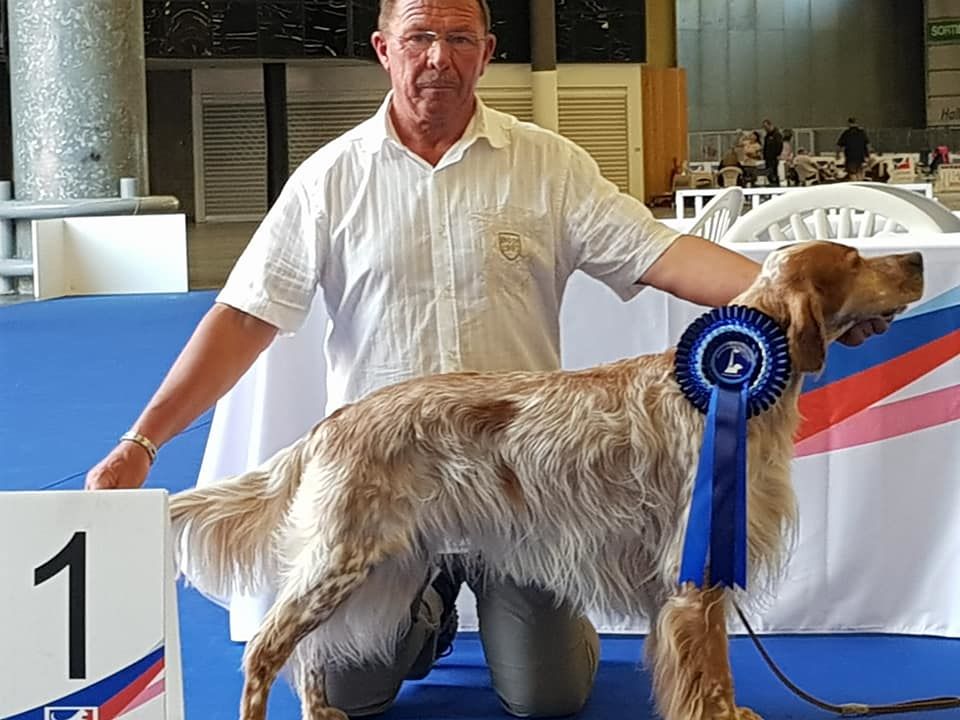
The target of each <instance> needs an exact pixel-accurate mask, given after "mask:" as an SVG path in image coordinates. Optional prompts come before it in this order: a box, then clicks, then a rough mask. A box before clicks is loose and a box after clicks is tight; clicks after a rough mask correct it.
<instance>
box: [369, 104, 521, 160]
mask: <svg viewBox="0 0 960 720" xmlns="http://www.w3.org/2000/svg"><path fill="white" fill-rule="evenodd" d="M474 97H475V98H476V101H477V102H476V108H475V110H474V113H473V117H472V118H471V119H470V122H469V123H468V124H467V129H466V130H464V133H463V136H462V137H461V138H460V139H459V140H458V141H457V143H456V144H457V145H461V146H464V147H469V146H470V145H472V144H473V143H474V141H476V140H478V139H480V138H484V139H485V140H486V141H487V142H488V143H490V146H491V147H493V148H497V149H499V148H503V147H506V146H507V145H509V144H510V133H509V126H510V124H511V123H510V122H509V120H510V118H509V116H505V115H503V114H501V113H498V112H496V111H494V110H491V109H490V108H488V107H487V106H486V104H484V102H483V101H482V100H481V99H480V96H479V95H474ZM392 99H393V90H390V91H389V92H388V93H387V96H386V97H385V98H384V99H383V102H382V103H380V107H379V108H378V109H377V112H376V113H375V114H374V116H373V117H372V118H370V120H368V121H367V122H366V123H364V127H363V130H362V143H363V147H364V149H365V150H367V152H370V153H376V152H378V151H379V150H380V149H381V148H382V147H383V144H384V143H385V142H386V141H387V140H390V141H392V142H394V143H396V144H397V145H402V143H401V142H400V138H399V137H397V131H396V129H395V128H394V127H393V121H392V120H391V119H390V102H391V100H392Z"/></svg>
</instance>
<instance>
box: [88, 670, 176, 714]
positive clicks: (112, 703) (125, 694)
mask: <svg viewBox="0 0 960 720" xmlns="http://www.w3.org/2000/svg"><path fill="white" fill-rule="evenodd" d="M161 670H163V658H160V659H159V660H157V661H156V662H155V663H154V664H153V665H151V666H150V667H149V668H148V669H147V670H144V672H143V674H142V675H141V676H140V677H138V678H137V679H136V680H134V681H133V682H132V683H130V684H129V685H127V686H126V687H125V688H124V689H123V690H121V691H120V692H118V693H117V694H116V695H114V696H113V697H112V698H110V699H109V700H107V702H105V703H104V704H103V705H101V706H100V720H113V719H114V718H115V717H117V716H118V715H120V713H121V712H123V710H124V708H126V706H127V705H129V704H130V701H131V700H133V699H134V698H135V697H137V695H139V694H140V693H141V692H142V691H143V689H144V688H145V687H147V685H149V684H150V683H151V682H152V681H153V679H154V678H155V677H156V676H157V675H158V674H159V673H160V671H161Z"/></svg>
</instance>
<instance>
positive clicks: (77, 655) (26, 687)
mask: <svg viewBox="0 0 960 720" xmlns="http://www.w3.org/2000/svg"><path fill="white" fill-rule="evenodd" d="M170 542H171V541H170V534H169V514H168V510H167V493H166V491H164V490H132V491H122V490H112V491H102V492H80V491H61V492H55V491H47V492H7V493H0V547H2V548H3V555H2V560H0V608H2V612H0V638H2V640H0V718H2V719H3V720H113V719H114V718H118V719H119V718H122V719H123V720H182V718H183V691H182V682H181V669H180V638H179V623H178V618H177V598H176V585H175V582H174V577H175V576H174V571H173V559H172V552H171V548H170Z"/></svg>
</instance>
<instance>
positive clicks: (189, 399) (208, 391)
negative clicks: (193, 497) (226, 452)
mask: <svg viewBox="0 0 960 720" xmlns="http://www.w3.org/2000/svg"><path fill="white" fill-rule="evenodd" d="M277 332H278V331H277V328H276V327H274V326H273V325H271V324H269V323H266V322H264V321H263V320H260V319H258V318H256V317H254V316H252V315H249V314H247V313H244V312H242V311H240V310H236V309H235V308H232V307H229V306H227V305H223V304H220V303H217V304H215V305H214V306H213V307H212V308H211V309H210V310H209V312H207V314H206V315H205V316H204V317H203V319H202V320H201V321H200V323H199V324H198V325H197V328H196V330H194V333H193V335H192V336H191V338H190V340H189V341H188V342H187V344H186V346H184V348H183V351H182V352H181V353H180V356H179V357H178V358H177V360H176V361H175V362H174V364H173V366H172V367H171V368H170V371H169V372H168V373H167V376H166V377H165V378H164V380H163V382H162V383H161V384H160V387H159V388H158V389H157V391H156V393H155V394H154V396H153V398H151V400H150V402H149V403H148V404H147V406H146V408H144V410H143V412H142V413H141V414H140V417H139V418H138V419H137V421H136V422H135V423H134V424H133V426H132V427H131V428H130V429H131V430H132V431H133V432H135V433H137V434H139V435H141V436H143V437H145V438H147V439H148V440H149V441H150V442H152V443H153V444H154V445H156V446H157V447H159V446H161V445H163V444H164V443H165V442H167V441H168V440H169V439H170V438H172V437H174V436H175V435H176V434H177V433H179V432H181V431H182V430H183V429H184V428H186V427H187V426H188V425H189V424H190V423H191V422H193V421H194V420H195V419H196V418H197V417H199V416H200V415H201V414H202V413H203V412H205V411H206V410H207V409H208V408H210V407H211V406H213V404H214V403H216V401H217V400H219V399H220V398H221V397H222V396H223V395H224V394H225V393H226V392H227V391H228V390H229V389H230V388H232V387H233V386H234V385H235V384H236V383H237V381H238V380H239V379H240V378H241V377H243V374H244V373H245V372H246V371H247V370H248V369H249V368H250V366H251V365H253V363H254V361H255V360H256V359H257V357H258V356H259V355H260V353H261V352H263V351H264V350H265V349H266V348H267V347H268V346H269V345H270V343H271V342H272V341H273V339H274V338H275V337H276V335H277ZM150 464H151V461H150V456H149V454H148V452H147V450H146V449H144V448H143V447H141V446H140V445H138V444H136V443H134V442H126V441H124V442H120V443H118V444H117V446H116V447H114V448H113V450H112V451H111V452H110V453H109V454H108V455H107V456H106V457H105V458H104V459H103V460H101V461H100V462H99V463H98V464H97V465H96V466H95V467H94V468H93V469H91V470H90V472H89V473H87V478H86V487H87V489H91V490H102V489H108V488H137V487H140V486H141V485H143V483H144V481H145V480H146V477H147V473H148V471H149V469H150Z"/></svg>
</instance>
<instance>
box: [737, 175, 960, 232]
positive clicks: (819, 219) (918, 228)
mask: <svg viewBox="0 0 960 720" xmlns="http://www.w3.org/2000/svg"><path fill="white" fill-rule="evenodd" d="M955 232H960V218H958V217H956V216H955V215H954V214H953V213H952V212H950V211H949V210H948V209H947V208H945V207H944V206H943V205H941V204H940V203H938V202H937V201H936V200H931V199H930V198H927V197H924V196H922V195H919V194H917V193H915V192H912V191H910V190H904V189H903V188H897V187H892V186H890V185H885V184H883V183H859V182H858V183H838V184H833V185H816V186H813V187H808V188H802V189H797V190H795V191H791V192H788V193H784V194H783V195H780V196H778V197H775V198H773V199H772V200H768V201H767V202H765V203H763V204H762V205H760V206H759V207H757V208H754V209H753V210H751V211H750V212H748V213H747V214H745V215H743V216H742V217H741V218H740V219H739V220H737V222H735V223H734V224H733V225H732V226H731V228H730V229H729V230H728V231H727V232H726V234H725V235H724V236H723V242H726V243H734V242H753V241H757V240H773V241H776V242H786V241H791V240H793V241H799V240H812V239H819V240H829V239H837V240H840V239H852V238H866V237H874V236H876V235H886V234H890V233H935V234H939V233H955Z"/></svg>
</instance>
